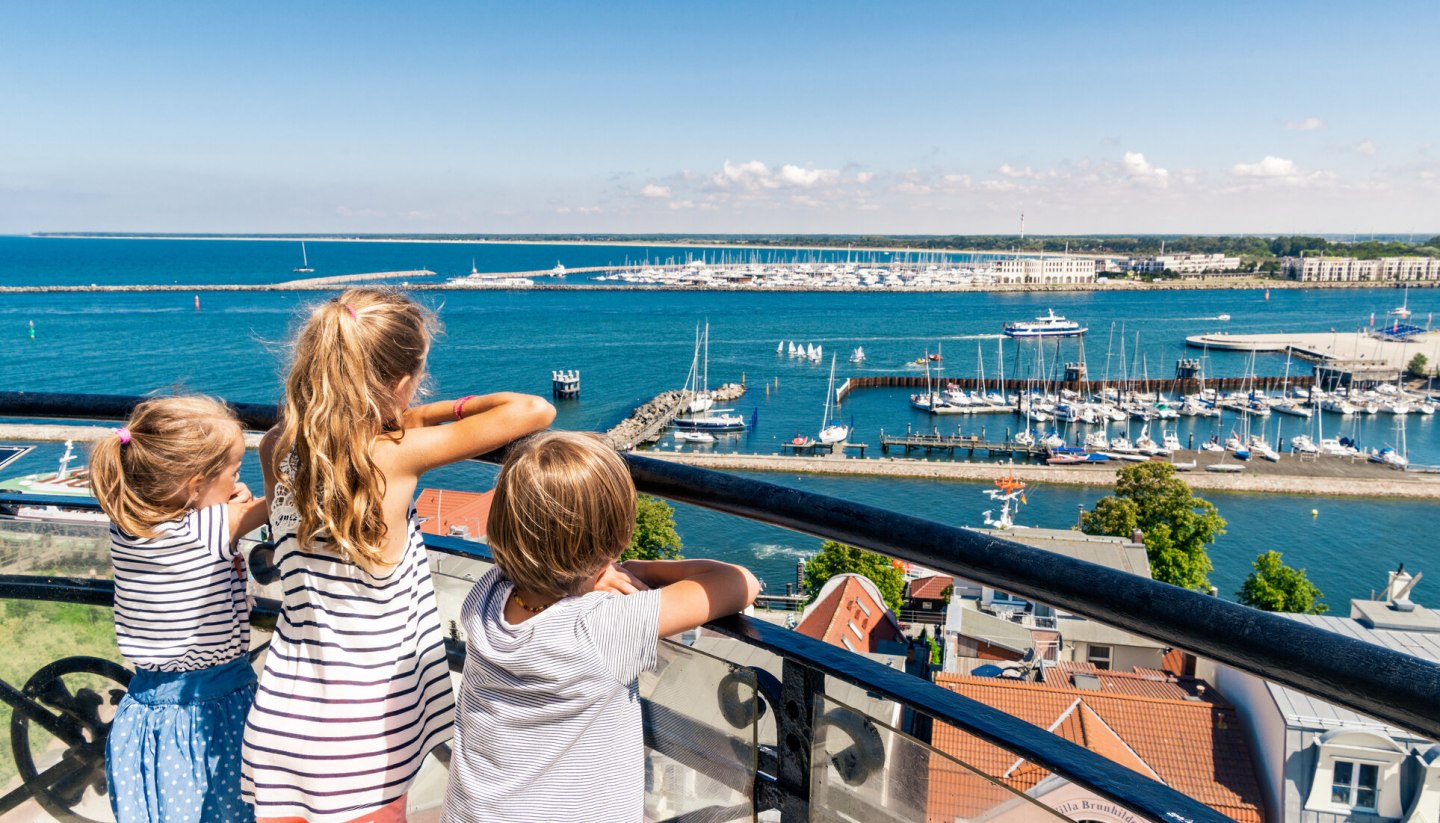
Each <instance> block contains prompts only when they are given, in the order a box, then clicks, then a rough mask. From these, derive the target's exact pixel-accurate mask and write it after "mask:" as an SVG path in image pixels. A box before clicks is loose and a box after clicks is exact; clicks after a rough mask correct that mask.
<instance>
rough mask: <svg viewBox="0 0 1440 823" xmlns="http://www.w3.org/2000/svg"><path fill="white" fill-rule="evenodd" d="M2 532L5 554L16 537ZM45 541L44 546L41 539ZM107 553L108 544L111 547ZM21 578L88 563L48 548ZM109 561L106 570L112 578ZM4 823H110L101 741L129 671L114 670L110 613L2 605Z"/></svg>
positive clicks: (63, 543) (0, 815) (0, 805)
mask: <svg viewBox="0 0 1440 823" xmlns="http://www.w3.org/2000/svg"><path fill="white" fill-rule="evenodd" d="M14 525H15V524H14V523H11V522H4V523H0V543H3V544H4V545H5V546H6V547H7V548H6V550H7V551H9V550H10V548H11V547H13V546H14V544H15V542H16V541H15V540H14V539H13V538H15V536H16V535H22V537H21V538H20V541H19V542H29V541H30V540H31V538H32V537H33V536H34V535H35V534H36V532H35V531H33V530H30V529H28V528H25V527H26V526H29V525H31V524H23V525H22V527H21V528H18V529H12V528H11V527H12V526H14ZM46 539H49V538H46ZM107 545H108V544H107ZM31 548H35V549H36V550H37V553H38V554H41V555H42V556H43V557H44V559H43V560H39V561H38V562H37V558H36V557H35V556H29V557H23V558H19V559H17V558H14V557H12V556H7V559H6V563H7V566H6V568H5V572H6V573H13V572H10V571H9V570H10V569H11V568H14V565H15V564H20V565H29V564H32V563H33V564H34V565H32V566H31V568H29V569H27V570H26V573H33V574H45V573H54V572H63V573H67V574H71V575H77V576H78V574H77V573H84V574H87V575H88V569H89V563H90V560H91V555H90V553H89V552H87V551H84V550H83V549H82V548H81V547H80V546H78V545H77V544H76V543H74V542H73V541H72V540H71V539H70V538H69V537H67V538H65V539H64V540H60V541H58V542H56V543H51V544H50V545H49V546H48V548H47V547H45V541H44V540H41V541H40V542H39V543H33V544H31ZM108 565H109V561H108V558H107V560H106V563H105V566H106V569H107V571H108ZM0 648H3V649H4V654H0V819H3V820H5V821H6V823H11V821H14V822H15V823H22V822H23V823H29V821H51V820H56V819H61V820H69V821H73V823H86V821H97V823H101V822H103V821H111V820H113V819H114V817H113V816H112V815H111V813H110V800H109V795H108V794H107V792H106V790H107V786H106V784H105V772H104V766H105V761H104V746H103V740H104V736H105V734H106V732H107V731H108V728H109V724H110V721H111V720H112V719H114V716H115V709H116V707H117V706H118V705H119V703H120V698H121V697H122V696H124V693H125V685H126V684H127V683H128V682H129V680H130V672H129V671H128V670H127V669H126V668H125V667H124V666H123V665H122V664H121V662H120V659H121V658H120V652H119V650H118V649H117V648H116V647H115V630H114V627H113V624H112V619H111V613H110V610H109V609H106V608H100V607H97V606H84V605H80V604H78V603H60V602H53V601H48V600H21V599H5V600H0Z"/></svg>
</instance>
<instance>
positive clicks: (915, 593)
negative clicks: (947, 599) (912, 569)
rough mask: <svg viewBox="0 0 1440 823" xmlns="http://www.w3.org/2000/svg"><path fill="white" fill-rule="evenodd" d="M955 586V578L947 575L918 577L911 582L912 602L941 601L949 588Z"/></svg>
mask: <svg viewBox="0 0 1440 823" xmlns="http://www.w3.org/2000/svg"><path fill="white" fill-rule="evenodd" d="M954 585H955V578H953V577H950V576H949V575H945V574H936V575H931V576H930V577H917V578H916V579H914V580H911V581H910V599H911V600H940V599H942V598H943V597H944V591H945V589H946V588H947V587H952V586H954Z"/></svg>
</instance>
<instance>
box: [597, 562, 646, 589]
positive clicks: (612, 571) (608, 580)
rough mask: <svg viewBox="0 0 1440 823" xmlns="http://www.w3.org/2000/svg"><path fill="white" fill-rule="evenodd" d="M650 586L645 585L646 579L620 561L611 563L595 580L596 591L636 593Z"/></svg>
mask: <svg viewBox="0 0 1440 823" xmlns="http://www.w3.org/2000/svg"><path fill="white" fill-rule="evenodd" d="M649 588H650V587H649V586H647V585H645V581H643V580H641V579H640V578H638V577H636V576H635V575H634V574H631V572H630V570H629V569H627V568H625V567H624V566H622V565H621V564H619V563H612V564H610V566H608V567H607V568H606V569H605V571H603V572H601V573H600V579H599V580H597V581H595V591H597V592H614V593H616V594H634V593H636V592H643V591H645V590H647V589H649Z"/></svg>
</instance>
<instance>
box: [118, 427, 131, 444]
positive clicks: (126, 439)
mask: <svg viewBox="0 0 1440 823" xmlns="http://www.w3.org/2000/svg"><path fill="white" fill-rule="evenodd" d="M115 436H116V437H118V438H120V445H122V446H128V445H130V430H129V429H125V428H120V429H116V430H115Z"/></svg>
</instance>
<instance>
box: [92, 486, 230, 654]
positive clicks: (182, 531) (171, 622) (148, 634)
mask: <svg viewBox="0 0 1440 823" xmlns="http://www.w3.org/2000/svg"><path fill="white" fill-rule="evenodd" d="M155 530H156V532H158V536H156V537H135V536H133V535H129V534H126V533H125V532H124V531H122V530H121V529H120V528H119V527H118V526H116V525H115V524H113V523H112V524H110V562H111V565H112V566H113V568H114V570H115V640H116V642H117V643H118V644H119V646H120V653H121V654H123V655H124V656H125V659H126V660H129V661H130V662H131V663H132V664H134V665H135V667H136V668H137V669H149V670H151V671H162V672H189V671H195V670H197V669H204V668H208V667H210V666H218V665H220V664H221V663H228V662H230V661H231V660H234V659H235V658H237V657H239V656H240V655H242V654H244V653H245V651H246V650H247V649H248V648H249V647H250V605H249V601H248V600H247V598H246V597H245V580H244V578H242V577H241V576H240V573H239V571H238V570H237V569H236V566H235V557H236V550H235V547H234V545H233V544H232V543H231V541H230V507H229V506H228V505H226V504H224V503H217V504H215V505H214V506H210V507H208V508H204V509H200V510H198V511H192V512H190V513H189V514H187V515H185V516H184V517H182V518H180V519H179V520H174V521H171V522H169V523H161V524H160V525H159V526H157V527H156V529H155Z"/></svg>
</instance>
